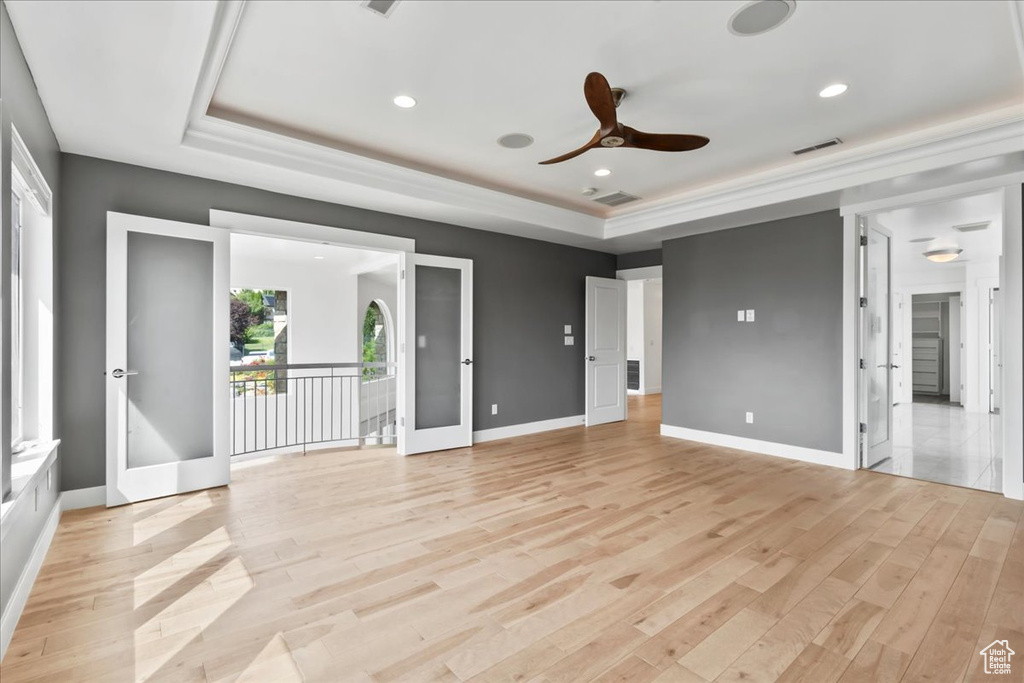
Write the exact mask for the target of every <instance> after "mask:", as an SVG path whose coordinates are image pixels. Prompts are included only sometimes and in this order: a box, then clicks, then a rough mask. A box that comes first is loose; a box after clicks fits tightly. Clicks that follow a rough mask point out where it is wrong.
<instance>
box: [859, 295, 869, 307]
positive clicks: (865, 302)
mask: <svg viewBox="0 0 1024 683" xmlns="http://www.w3.org/2000/svg"><path fill="white" fill-rule="evenodd" d="M860 307H861V308H867V307H868V298H867V297H866V296H862V297H861V298H860Z"/></svg>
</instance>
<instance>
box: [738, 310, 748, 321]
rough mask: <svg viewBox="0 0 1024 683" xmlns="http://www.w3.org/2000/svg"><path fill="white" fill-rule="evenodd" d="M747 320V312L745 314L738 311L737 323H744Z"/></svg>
mask: <svg viewBox="0 0 1024 683" xmlns="http://www.w3.org/2000/svg"><path fill="white" fill-rule="evenodd" d="M746 319H747V314H746V312H744V311H736V320H737V321H739V322H743V321H744V320H746Z"/></svg>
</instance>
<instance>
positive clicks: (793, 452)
mask: <svg viewBox="0 0 1024 683" xmlns="http://www.w3.org/2000/svg"><path fill="white" fill-rule="evenodd" d="M661 435H662V436H668V437H671V438H673V439H685V440H686V441H697V442H699V443H706V444H711V445H712V446H722V447H724V448H735V449H738V450H741V451H750V452H751V453H760V454H762V455H774V456H776V457H779V458H789V459H790V460H800V461H802V462H810V463H814V464H815V465H826V466H828V467H839V468H841V469H844V470H849V469H856V468H855V467H850V465H849V459H848V458H847V457H846V456H845V454H843V453H836V452H834V451H823V450H818V449H817V448H805V447H803V446H790V445H788V444H783V443H775V442H774V441H761V440H759V439H748V438H747V437H745V436H733V435H731V434H719V433H717V432H705V431H701V430H699V429H690V428H688V427H675V426H673V425H667V424H662V425H661Z"/></svg>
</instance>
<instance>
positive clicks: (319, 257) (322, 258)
mask: <svg viewBox="0 0 1024 683" xmlns="http://www.w3.org/2000/svg"><path fill="white" fill-rule="evenodd" d="M313 258H315V259H316V260H317V261H323V260H324V257H323V256H314V257H313Z"/></svg>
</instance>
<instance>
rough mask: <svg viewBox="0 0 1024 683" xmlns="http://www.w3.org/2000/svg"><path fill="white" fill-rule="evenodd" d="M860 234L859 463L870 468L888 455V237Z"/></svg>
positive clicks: (876, 231) (874, 230)
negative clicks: (863, 430) (861, 432)
mask: <svg viewBox="0 0 1024 683" xmlns="http://www.w3.org/2000/svg"><path fill="white" fill-rule="evenodd" d="M863 234H864V236H865V237H866V238H867V239H866V244H865V245H864V246H862V248H861V250H862V258H863V262H862V271H861V272H862V275H863V282H862V286H863V295H864V296H865V297H866V298H867V302H866V305H865V306H864V307H862V308H861V312H862V317H861V334H862V349H863V350H862V357H863V363H862V368H863V370H862V373H863V374H862V387H863V392H864V398H863V403H862V406H861V410H862V415H863V416H864V418H863V419H864V421H865V424H866V426H867V431H866V433H865V434H864V442H863V447H862V452H863V456H862V461H863V466H864V467H866V468H870V467H874V466H876V465H878V464H879V463H880V462H882V461H883V460H885V459H886V458H888V457H890V456H891V455H892V432H893V429H892V426H893V410H892V404H893V373H892V371H893V370H894V369H895V368H894V364H893V361H892V337H893V334H892V317H893V316H892V278H891V273H892V267H891V260H892V234H891V233H889V231H887V230H885V229H884V228H881V227H879V226H877V225H869V226H868V227H866V228H865V229H864V233H863Z"/></svg>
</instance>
